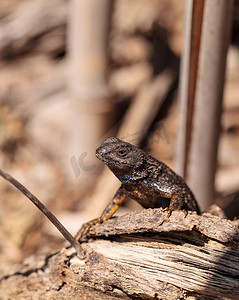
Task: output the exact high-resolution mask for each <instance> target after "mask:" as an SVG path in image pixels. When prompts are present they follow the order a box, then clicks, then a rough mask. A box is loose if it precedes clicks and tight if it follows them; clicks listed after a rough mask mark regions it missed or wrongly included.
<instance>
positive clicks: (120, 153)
mask: <svg viewBox="0 0 239 300" xmlns="http://www.w3.org/2000/svg"><path fill="white" fill-rule="evenodd" d="M128 153H129V149H127V148H125V149H118V150H117V155H118V156H120V157H125V156H126V155H127V154H128Z"/></svg>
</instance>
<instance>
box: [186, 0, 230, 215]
mask: <svg viewBox="0 0 239 300" xmlns="http://www.w3.org/2000/svg"><path fill="white" fill-rule="evenodd" d="M232 8H233V0H227V1H225V0H206V1H205V7H204V17H203V27H202V37H201V47H200V56H199V67H198V75H197V82H196V94H195V110H194V118H193V132H192V143H191V149H190V156H189V163H188V183H189V185H190V187H191V188H192V190H193V191H194V193H195V196H196V198H197V199H198V201H199V203H200V206H201V208H202V210H204V209H205V208H206V207H208V206H209V205H210V204H212V202H213V200H214V178H215V172H216V163H217V147H218V137H219V129H220V116H221V110H222V99H223V87H224V78H225V66H226V56H227V49H228V45H229V39H230V32H231V20H232Z"/></svg>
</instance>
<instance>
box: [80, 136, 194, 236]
mask: <svg viewBox="0 0 239 300" xmlns="http://www.w3.org/2000/svg"><path fill="white" fill-rule="evenodd" d="M96 157H97V158H98V159H100V160H101V161H103V163H105V164H106V165H107V166H108V167H109V169H110V170H111V171H112V172H113V173H114V175H115V176H116V177H117V178H118V179H119V180H120V181H121V182H122V185H121V186H120V188H119V189H118V191H117V192H116V194H115V196H114V198H113V199H112V200H111V201H110V203H109V204H108V205H107V207H106V208H105V210H104V211H103V213H102V215H101V216H100V217H99V218H97V219H94V220H92V221H90V222H88V223H85V224H83V225H82V227H81V229H80V230H79V231H78V233H77V235H76V238H77V239H79V240H80V239H82V237H83V236H84V235H85V234H86V232H87V231H88V230H89V228H90V226H91V225H94V224H97V223H102V222H104V221H105V220H107V219H109V218H110V217H112V216H113V214H114V213H115V212H116V211H117V209H118V208H119V206H120V205H121V204H122V203H123V202H125V201H126V200H127V199H128V198H131V199H134V200H136V201H137V202H138V203H140V204H141V205H142V206H143V207H144V208H156V207H163V208H167V209H168V211H169V215H170V214H171V212H172V211H173V210H185V211H188V210H191V211H196V212H197V214H200V209H199V207H198V205H197V202H196V200H195V198H194V195H193V193H192V191H191V190H190V188H189V187H188V186H187V184H186V182H185V181H184V180H183V178H182V177H180V176H179V175H177V174H176V173H175V172H174V171H173V170H171V169H170V168H169V167H168V166H166V165H165V164H164V163H162V162H160V161H158V160H156V159H155V158H153V157H152V156H150V155H149V154H147V153H145V152H144V151H143V150H141V149H139V148H137V147H136V146H133V145H131V144H130V143H127V142H124V141H122V140H120V139H118V138H115V137H108V138H107V139H106V140H105V141H104V142H103V143H102V144H101V146H100V147H99V148H98V149H97V150H96Z"/></svg>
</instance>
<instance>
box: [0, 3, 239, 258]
mask: <svg viewBox="0 0 239 300" xmlns="http://www.w3.org/2000/svg"><path fill="white" fill-rule="evenodd" d="M208 2H211V3H213V2H215V1H214V0H213V1H208ZM219 2H220V1H219ZM222 2H226V1H222ZM193 3H194V5H195V2H194V1H186V0H185V1H183V0H181V1H176V0H150V1H148V0H128V1H126V0H115V1H110V0H101V1H94V0H88V1H87V0H51V1H48V0H41V1H38V0H1V1H0V168H2V169H3V170H5V171H7V172H8V173H10V174H11V175H12V176H14V177H15V178H16V179H17V180H19V181H20V182H21V183H22V184H23V185H25V186H26V187H27V188H28V189H29V190H30V191H31V192H32V193H33V194H34V195H36V196H37V197H38V198H39V199H40V200H41V201H42V202H43V203H44V204H45V205H46V206H47V207H48V208H49V209H50V210H51V211H52V212H53V213H54V214H55V215H56V216H57V217H58V218H59V219H60V221H61V222H62V223H63V224H64V225H65V227H66V228H67V229H68V230H69V231H70V232H71V233H72V234H75V233H76V232H77V230H78V229H79V228H80V226H81V224H82V223H83V222H86V221H88V220H90V219H92V218H95V217H98V216H99V215H100V214H101V212H102V211H103V209H104V207H105V206H106V204H107V203H108V202H109V201H110V199H111V198H112V196H113V195H114V193H115V192H116V190H117V188H118V187H119V186H120V184H119V182H118V181H117V179H115V178H114V175H113V174H111V173H110V172H109V171H108V170H107V169H106V168H104V167H103V164H102V163H101V162H99V161H98V160H97V159H96V158H95V156H94V153H95V149H96V148H97V147H98V146H99V145H100V144H101V142H102V141H103V140H104V139H105V138H106V137H108V136H117V137H119V138H121V139H124V140H126V141H129V142H131V143H133V144H135V145H138V146H140V147H141V148H143V149H145V151H147V152H149V153H151V154H152V155H153V156H154V157H156V158H157V159H159V160H161V161H163V162H164V163H166V164H167V165H169V166H170V167H172V168H173V169H174V170H176V171H177V172H178V173H180V174H181V175H182V176H183V177H185V178H186V180H187V181H188V182H189V185H190V187H191V188H192V190H193V191H194V192H195V195H196V198H197V199H198V202H199V205H200V207H201V208H202V210H203V211H205V210H206V209H207V208H208V207H209V206H210V205H211V204H213V203H216V204H217V205H219V206H220V207H221V208H222V209H223V210H224V212H225V215H226V217H228V218H230V219H233V218H237V217H238V216H239V201H238V198H239V138H238V135H239V50H238V42H239V33H238V30H239V1H234V2H233V1H228V3H227V4H226V5H228V7H227V10H225V7H224V8H223V11H224V12H223V13H225V12H226V17H227V18H226V19H225V16H224V17H223V19H224V22H223V23H222V22H221V21H220V19H219V20H218V19H216V20H215V23H214V19H212V17H210V16H208V18H209V19H210V20H211V21H210V24H209V25H208V23H206V22H205V19H206V17H205V15H207V14H206V12H207V11H212V12H214V10H213V9H211V8H206V7H204V5H205V3H207V1H198V3H199V4H200V5H201V7H200V5H199V7H195V6H194V7H192V5H193ZM190 5H191V7H190ZM212 5H213V4H212ZM230 5H231V7H230ZM217 15H219V14H218V13H217ZM202 16H203V17H202ZM222 16H223V15H222ZM204 17H205V19H204ZM217 18H218V17H217ZM226 25H228V26H226ZM208 26H213V28H214V27H215V32H220V33H221V29H220V28H221V27H220V26H223V28H226V29H228V30H227V31H226V30H225V33H224V34H225V35H224V36H221V37H219V38H218V37H217V41H218V44H215V43H214V41H213V40H212V41H213V46H210V50H212V53H213V57H214V53H217V50H218V49H219V50H220V51H221V49H222V51H221V52H220V53H221V54H220V55H221V56H220V55H219V62H221V63H215V62H214V61H213V59H212V60H210V61H212V63H214V65H216V66H217V69H216V70H215V74H222V76H221V77H220V78H218V80H217V81H216V83H217V84H218V85H219V87H220V88H217V85H215V90H216V91H218V93H215V91H214V90H213V88H211V87H209V90H210V91H214V94H213V95H212V96H211V95H210V99H212V101H208V100H207V97H206V96H205V97H204V96H203V97H202V96H201V95H202V94H200V93H199V91H200V88H201V86H200V84H201V83H200V84H197V82H199V81H200V80H201V79H202V78H203V76H201V77H200V76H198V81H197V80H196V81H195V82H196V83H195V86H194V91H193V92H192V91H189V88H188V85H189V86H191V85H193V83H192V82H191V81H190V80H192V78H194V76H197V75H195V74H199V75H200V74H203V72H205V70H203V66H204V67H205V66H206V67H207V69H206V73H208V74H209V75H210V74H211V73H210V70H211V69H212V67H211V65H210V62H209V63H208V64H205V63H203V60H201V61H200V58H199V57H200V53H201V52H203V51H204V50H203V45H204V44H203V43H205V41H204V37H205V36H206V33H207V32H209V33H211V31H210V28H208ZM194 28H196V31H193V30H194ZM198 28H199V29H198ZM195 32H196V34H195ZM195 36H196V38H195ZM198 37H199V38H198ZM195 41H196V42H195ZM193 42H195V44H193ZM209 44H210V43H209ZM209 44H208V43H207V42H206V45H209ZM195 45H196V46H195ZM200 45H201V48H200ZM193 47H194V48H193ZM187 49H190V51H191V52H190V53H191V56H190V55H188V53H187V51H186V50H187ZM195 49H196V50H195ZM227 49H228V52H227ZM195 53H196V54H195ZM192 54H194V56H193V55H192ZM192 56H193V57H194V58H193V59H195V60H193V59H191V60H190V62H191V63H189V65H191V67H189V68H188V69H187V59H188V57H192ZM195 57H196V58H195ZM201 57H203V55H201ZM215 57H216V54H215ZM195 61H197V63H195ZM180 62H181V64H180ZM192 62H194V64H193V63H192ZM192 66H193V67H194V69H193V67H192ZM195 66H197V67H195ZM185 68H186V69H185ZM225 68H226V72H225V86H224V84H223V83H224V69H225ZM185 70H186V71H185ZM195 70H196V71H195ZM198 70H199V71H198ZM200 72H202V73H200ZM210 76H211V75H210ZM211 77H213V78H214V77H215V76H211ZM195 78H196V77H195ZM206 81H208V79H207V80H206ZM185 82H186V83H187V84H188V85H187V84H186V88H185ZM206 83H207V82H206ZM203 84H205V83H203ZM223 86H224V93H223ZM185 91H186V92H185ZM185 95H186V96H185ZM192 95H193V96H192ZM207 95H209V92H208V93H207ZM214 98H215V99H216V100H215V101H214V100H213V99H214ZM201 99H202V101H203V99H204V100H205V99H206V100H205V101H208V102H205V101H204V102H201ZM199 100H200V101H199ZM222 100H223V101H222ZM185 101H187V102H185ZM210 103H214V110H213V109H212V110H211V108H210V107H211V106H210V105H211V104H210ZM198 112H199V115H200V113H201V114H202V115H203V116H208V119H209V123H207V122H206V121H204V119H200V116H199V117H197V115H198ZM215 112H216V113H215ZM210 113H211V115H210ZM194 120H195V121H194ZM210 120H212V122H210ZM185 124H187V126H186V127H187V128H186V129H185V127H184V125H185ZM198 128H199V129H200V131H199V133H198V134H197V130H198ZM211 128H213V129H214V128H215V130H214V132H213V133H212V135H210V129H211ZM186 133H187V134H186ZM204 139H205V142H203V141H204ZM207 139H208V140H209V142H208V140H207ZM205 145H206V146H205ZM207 146H208V147H207ZM200 147H203V149H207V148H209V149H207V151H206V152H205V153H204V152H203V150H200ZM195 149H196V150H195ZM198 152H199V154H198ZM198 158H199V159H200V160H199V161H198V160H197V159H198ZM208 161H209V162H208ZM193 170H194V171H193ZM203 172H206V175H204V173H203ZM195 173H197V176H199V178H198V177H197V176H194V174H195ZM207 174H208V176H209V178H207ZM200 178H203V179H205V180H206V182H207V183H208V186H209V188H208V187H207V183H201V182H200ZM214 181H215V184H214ZM201 192H203V193H204V194H203V193H201ZM132 209H134V210H137V209H141V208H140V206H139V205H138V204H137V203H135V202H133V201H128V202H127V203H126V205H125V206H124V207H122V208H121V209H120V210H119V214H121V213H125V212H127V211H130V210H132ZM63 245H64V240H63V238H62V237H61V236H60V235H59V234H58V232H57V231H56V230H55V229H54V228H53V226H52V225H51V224H50V223H49V221H48V220H47V219H46V218H45V217H44V216H43V215H42V214H41V213H40V212H39V211H38V210H37V209H36V208H35V206H33V204H32V203H31V202H30V201H29V200H28V199H27V198H25V197H24V196H23V195H21V194H20V192H19V191H17V190H16V189H15V188H13V187H12V186H11V185H10V184H9V183H8V182H6V181H5V180H4V179H2V178H0V262H1V263H4V262H20V261H21V260H22V259H23V258H24V257H26V256H28V255H30V254H33V253H43V252H46V251H51V250H54V249H60V248H61V247H62V246H63Z"/></svg>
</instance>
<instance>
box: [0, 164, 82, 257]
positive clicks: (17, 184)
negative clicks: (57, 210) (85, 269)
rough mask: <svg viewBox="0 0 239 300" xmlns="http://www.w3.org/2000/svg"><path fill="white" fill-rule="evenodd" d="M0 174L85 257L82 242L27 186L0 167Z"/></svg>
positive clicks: (80, 255) (79, 254)
mask: <svg viewBox="0 0 239 300" xmlns="http://www.w3.org/2000/svg"><path fill="white" fill-rule="evenodd" d="M0 175H1V176H2V177H3V178H4V179H6V180H7V181H8V182H10V183H11V184H12V185H14V186H15V187H16V188H17V189H18V190H19V191H20V192H21V193H23V194H24V195H25V196H26V197H27V198H28V199H30V200H31V201H32V203H34V204H35V205H36V207H37V208H39V209H40V211H41V212H42V213H43V214H44V215H45V216H46V217H47V218H48V219H49V221H51V223H52V224H53V225H54V226H55V227H56V228H57V229H58V230H59V231H60V233H61V234H62V235H63V236H64V238H65V239H66V240H67V241H68V242H69V243H70V244H71V245H72V247H74V248H75V250H76V252H77V254H78V256H79V258H81V259H83V258H84V257H85V254H84V251H83V249H82V247H81V245H80V243H79V242H78V241H77V240H76V239H75V238H74V237H73V236H72V235H71V234H70V232H69V231H68V230H67V229H66V228H65V227H64V226H63V225H62V224H61V222H60V221H59V220H58V219H57V218H56V217H55V216H54V215H53V214H52V213H51V212H50V211H49V210H48V209H47V208H46V206H45V205H44V204H43V203H41V201H40V200H38V199H37V198H36V197H35V196H34V195H33V194H32V193H31V192H30V191H29V190H28V189H27V188H26V187H24V186H23V185H22V184H21V183H20V182H19V181H17V180H16V179H15V178H13V177H12V176H11V175H9V174H8V173H6V172H4V171H3V170H2V169H0Z"/></svg>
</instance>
